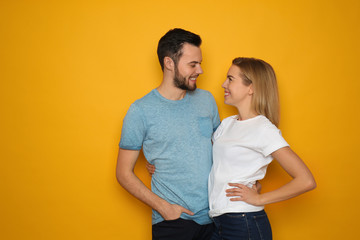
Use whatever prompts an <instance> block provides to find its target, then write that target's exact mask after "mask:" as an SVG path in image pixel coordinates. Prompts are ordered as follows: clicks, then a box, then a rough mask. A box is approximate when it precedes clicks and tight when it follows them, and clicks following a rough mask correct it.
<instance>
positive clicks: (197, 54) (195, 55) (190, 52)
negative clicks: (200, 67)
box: [181, 43, 202, 63]
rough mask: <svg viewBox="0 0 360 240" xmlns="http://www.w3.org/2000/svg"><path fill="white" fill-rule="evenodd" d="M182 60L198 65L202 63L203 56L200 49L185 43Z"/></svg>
mask: <svg viewBox="0 0 360 240" xmlns="http://www.w3.org/2000/svg"><path fill="white" fill-rule="evenodd" d="M181 59H183V60H187V61H190V62H196V63H198V62H201V61H202V54H201V49H200V47H197V46H194V45H191V44H188V43H185V44H184V46H183V48H182V56H181Z"/></svg>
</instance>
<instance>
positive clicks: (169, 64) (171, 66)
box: [164, 57, 175, 71]
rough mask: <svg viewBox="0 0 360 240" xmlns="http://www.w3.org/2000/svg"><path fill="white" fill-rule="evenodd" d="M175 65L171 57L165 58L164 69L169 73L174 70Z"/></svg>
mask: <svg viewBox="0 0 360 240" xmlns="http://www.w3.org/2000/svg"><path fill="white" fill-rule="evenodd" d="M174 66H175V63H174V61H173V60H172V59H171V57H164V68H166V69H167V70H169V71H173V70H174Z"/></svg>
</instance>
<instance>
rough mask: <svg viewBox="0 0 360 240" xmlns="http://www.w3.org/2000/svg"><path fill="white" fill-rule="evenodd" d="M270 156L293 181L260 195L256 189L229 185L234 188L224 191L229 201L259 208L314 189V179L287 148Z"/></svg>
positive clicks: (302, 163)
mask: <svg viewBox="0 0 360 240" xmlns="http://www.w3.org/2000/svg"><path fill="white" fill-rule="evenodd" d="M271 155H272V156H273V157H274V158H275V159H276V160H277V161H278V162H279V164H280V166H281V167H282V168H283V169H284V170H285V171H286V172H287V173H288V174H289V175H290V176H291V177H292V178H293V179H292V180H291V181H290V182H288V183H287V184H285V185H283V186H281V187H280V188H278V189H276V190H274V191H271V192H267V193H262V194H259V193H258V192H257V191H256V187H253V188H249V187H247V186H244V185H242V184H237V183H229V185H230V186H232V187H234V188H231V189H228V190H226V192H227V195H226V196H228V197H232V198H231V199H230V200H231V201H244V202H247V203H249V204H252V205H257V206H261V205H266V204H270V203H275V202H280V201H284V200H287V199H289V198H293V197H296V196H298V195H300V194H302V193H305V192H307V191H310V190H312V189H314V188H315V187H316V182H315V179H314V177H313V175H312V174H311V172H310V170H309V168H308V167H307V166H306V165H305V163H304V162H303V161H302V160H301V159H300V157H299V156H298V155H297V154H296V153H295V152H294V151H292V150H291V149H290V148H289V147H284V148H280V149H279V150H277V151H275V152H273V153H272V154H271Z"/></svg>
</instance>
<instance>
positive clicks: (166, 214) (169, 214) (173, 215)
mask: <svg viewBox="0 0 360 240" xmlns="http://www.w3.org/2000/svg"><path fill="white" fill-rule="evenodd" d="M182 213H186V214H188V215H191V216H192V215H194V213H193V212H191V211H190V210H188V209H186V208H184V207H182V206H180V205H177V204H166V206H165V208H163V211H162V212H160V214H161V216H162V217H163V218H164V219H165V220H175V219H178V218H180V215H181V214H182Z"/></svg>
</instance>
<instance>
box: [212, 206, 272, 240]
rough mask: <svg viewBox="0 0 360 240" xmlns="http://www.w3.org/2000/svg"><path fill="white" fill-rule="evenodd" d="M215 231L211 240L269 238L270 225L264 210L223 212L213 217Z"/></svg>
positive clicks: (262, 239)
mask: <svg viewBox="0 0 360 240" xmlns="http://www.w3.org/2000/svg"><path fill="white" fill-rule="evenodd" d="M213 220H214V223H215V231H214V233H213V236H212V238H211V240H220V239H221V240H235V239H236V240H242V239H251V240H260V239H261V240H271V239H272V233H271V226H270V222H269V219H268V217H267V215H266V213H265V211H264V210H262V211H260V212H248V213H225V214H223V215H220V216H218V217H214V218H213Z"/></svg>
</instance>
